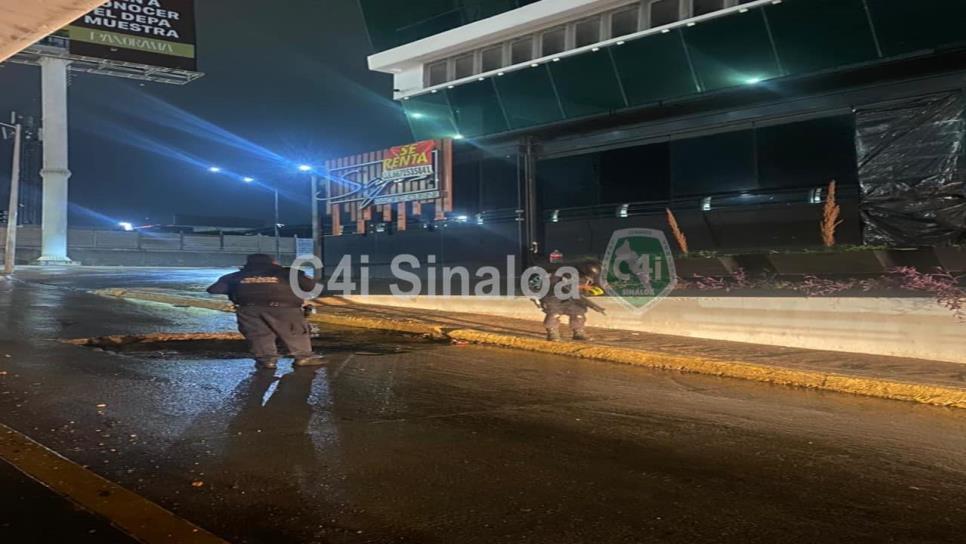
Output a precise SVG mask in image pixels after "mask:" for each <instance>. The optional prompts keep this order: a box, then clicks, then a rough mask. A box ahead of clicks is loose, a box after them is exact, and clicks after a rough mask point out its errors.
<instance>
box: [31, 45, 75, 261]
mask: <svg viewBox="0 0 966 544" xmlns="http://www.w3.org/2000/svg"><path fill="white" fill-rule="evenodd" d="M69 64H70V63H69V62H68V61H66V60H64V59H55V58H43V59H41V61H40V72H41V88H42V92H43V140H44V167H43V170H41V171H40V175H41V176H43V178H44V187H43V221H42V224H43V241H42V250H41V254H40V258H39V259H38V260H37V262H38V263H39V264H51V265H56V264H71V263H72V261H71V260H70V258H68V257H67V180H68V179H69V178H70V170H69V169H68V153H67V66H68V65H69Z"/></svg>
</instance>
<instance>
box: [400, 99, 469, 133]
mask: <svg viewBox="0 0 966 544" xmlns="http://www.w3.org/2000/svg"><path fill="white" fill-rule="evenodd" d="M402 104H403V109H404V110H405V111H406V117H407V118H408V119H409V126H410V127H411V128H412V130H413V136H414V137H415V138H416V139H417V140H432V139H436V138H451V137H453V136H454V135H455V134H457V133H458V131H457V130H456V125H455V123H454V122H453V111H452V110H451V109H450V107H449V102H448V101H447V100H446V95H445V94H443V93H435V94H432V93H431V94H424V95H421V96H414V97H412V98H410V99H409V100H403V102H402Z"/></svg>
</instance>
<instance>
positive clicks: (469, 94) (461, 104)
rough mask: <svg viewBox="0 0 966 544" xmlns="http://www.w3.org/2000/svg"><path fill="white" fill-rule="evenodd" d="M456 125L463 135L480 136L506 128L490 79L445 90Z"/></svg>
mask: <svg viewBox="0 0 966 544" xmlns="http://www.w3.org/2000/svg"><path fill="white" fill-rule="evenodd" d="M446 94H447V96H448V97H449V103H450V105H451V106H452V107H453V117H454V119H455V120H456V127H457V128H458V129H459V131H460V134H462V135H463V136H467V137H471V136H482V135H484V134H496V133H498V132H505V131H506V130H507V124H506V117H504V115H503V110H502V109H501V108H500V101H499V99H498V98H497V96H496V90H495V89H494V88H493V82H492V80H490V79H488V80H486V81H477V82H473V83H468V84H466V85H459V86H457V87H456V88H455V89H450V90H448V91H446Z"/></svg>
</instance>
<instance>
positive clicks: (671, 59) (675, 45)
mask: <svg viewBox="0 0 966 544" xmlns="http://www.w3.org/2000/svg"><path fill="white" fill-rule="evenodd" d="M611 54H612V55H613V56H614V64H615V65H616V66H617V73H618V75H619V76H620V79H621V82H622V83H623V84H624V92H625V93H627V101H628V102H630V103H631V104H632V105H640V104H647V103H650V102H657V101H660V100H666V99H668V98H676V97H680V96H687V95H689V94H694V93H696V92H698V88H697V86H696V85H695V83H694V75H693V74H692V73H691V68H690V67H689V66H688V57H687V54H686V53H685V51H684V44H683V43H682V41H681V36H680V34H679V33H678V31H673V32H669V33H667V34H658V35H655V36H648V37H646V38H642V39H639V40H633V41H629V42H627V43H625V44H624V45H616V46H613V47H612V48H611Z"/></svg>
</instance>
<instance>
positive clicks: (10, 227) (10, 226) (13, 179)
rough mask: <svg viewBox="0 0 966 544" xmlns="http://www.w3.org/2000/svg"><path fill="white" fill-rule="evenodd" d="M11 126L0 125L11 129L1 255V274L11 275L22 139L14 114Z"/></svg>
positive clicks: (13, 259)
mask: <svg viewBox="0 0 966 544" xmlns="http://www.w3.org/2000/svg"><path fill="white" fill-rule="evenodd" d="M10 117H11V119H10V120H11V121H13V122H14V124H12V125H8V124H6V123H0V125H2V126H3V127H6V128H11V129H13V167H12V169H11V172H10V206H9V209H8V210H7V240H6V245H5V247H4V254H3V273H4V274H6V275H10V274H13V269H14V265H15V264H16V262H17V224H18V223H19V221H18V218H17V216H18V212H19V211H20V145H21V141H22V139H23V127H21V126H20V124H19V123H16V114H12V115H11V116H10Z"/></svg>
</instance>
